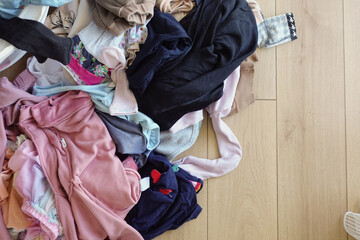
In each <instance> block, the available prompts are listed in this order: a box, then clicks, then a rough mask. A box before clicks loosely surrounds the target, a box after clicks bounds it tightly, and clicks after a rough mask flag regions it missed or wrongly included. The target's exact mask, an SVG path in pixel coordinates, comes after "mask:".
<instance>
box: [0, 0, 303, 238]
mask: <svg viewBox="0 0 360 240" xmlns="http://www.w3.org/2000/svg"><path fill="white" fill-rule="evenodd" d="M12 2H13V4H12V5H11V4H8V1H5V0H0V38H2V39H4V40H6V41H8V42H9V43H11V44H13V45H14V46H16V47H18V48H21V49H23V50H26V51H28V52H30V53H32V54H33V55H34V56H33V57H30V58H29V59H28V60H27V68H26V69H24V71H23V72H22V73H21V74H19V75H18V76H17V78H16V79H15V80H14V81H13V82H10V81H9V80H8V79H7V78H6V77H3V78H0V99H1V100H0V164H1V166H2V172H1V178H0V204H1V213H2V218H0V238H1V239H124V240H127V239H129V240H136V239H153V238H155V237H156V236H158V235H160V234H162V233H164V232H165V231H167V230H170V229H176V228H178V227H179V226H181V225H182V224H183V223H184V222H186V221H189V220H191V219H194V218H196V217H197V216H198V215H199V214H200V212H201V207H200V206H199V205H198V203H197V197H196V194H197V193H198V192H199V191H200V190H201V188H202V186H203V184H204V183H203V180H205V179H208V178H211V177H218V176H222V175H224V174H226V173H228V172H230V171H232V170H234V169H235V168H236V167H237V166H238V164H239V162H240V160H241V157H242V149H241V146H240V144H239V142H238V140H237V138H236V136H235V135H234V133H233V132H232V131H231V129H230V128H229V127H228V126H227V125H226V124H225V122H224V121H223V120H222V118H223V117H226V116H230V115H233V114H236V113H237V112H238V111H239V110H240V109H242V108H244V107H246V106H247V105H249V104H251V103H252V102H253V101H254V97H253V94H252V83H253V76H254V62H256V61H257V60H258V59H257V56H256V54H255V50H256V49H257V48H260V47H273V46H276V45H278V44H282V43H285V42H289V41H292V40H295V39H296V38H297V36H296V28H295V22H294V18H293V15H292V14H291V13H286V14H282V15H279V16H275V17H272V18H264V16H263V15H262V13H261V9H260V7H259V5H258V4H257V2H255V1H254V0H248V1H245V0H227V1H220V0H216V1H215V0H194V1H192V0H137V1H131V0H119V1H110V0H73V1H69V0H63V1H54V0H47V1H44V0H39V1H16V3H15V2H14V1H12ZM29 3H31V4H34V3H35V4H44V5H49V6H56V7H58V8H56V9H54V11H52V13H51V14H49V15H48V17H47V20H46V22H45V24H41V23H38V22H35V21H31V20H24V19H20V18H18V17H16V14H15V12H16V11H13V12H14V14H13V15H12V16H10V15H9V14H10V13H11V12H12V11H10V10H9V9H21V6H24V5H26V4H29ZM4 9H5V10H4ZM4 12H6V13H8V14H7V15H6V16H5V14H2V13H4ZM204 109H205V110H206V111H207V112H208V114H209V116H210V118H211V120H212V126H213V128H214V131H215V134H216V139H217V142H218V148H219V153H220V157H219V158H218V159H214V160H209V159H203V158H199V157H196V156H187V157H185V158H182V159H177V156H178V155H179V154H180V153H182V152H184V151H186V150H187V149H188V148H190V147H191V146H192V145H193V144H194V143H195V141H196V139H197V137H198V135H199V132H200V127H201V122H202V120H203V110H204Z"/></svg>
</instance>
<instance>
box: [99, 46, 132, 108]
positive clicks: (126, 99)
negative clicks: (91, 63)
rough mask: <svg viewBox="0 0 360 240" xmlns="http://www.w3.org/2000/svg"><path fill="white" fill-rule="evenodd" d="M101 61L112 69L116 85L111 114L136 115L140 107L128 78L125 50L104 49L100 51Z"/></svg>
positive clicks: (112, 77) (112, 76)
mask: <svg viewBox="0 0 360 240" xmlns="http://www.w3.org/2000/svg"><path fill="white" fill-rule="evenodd" d="M100 60H101V61H102V62H103V63H105V64H106V65H107V66H109V67H110V68H112V71H111V80H112V81H113V82H114V83H115V84H116V87H115V93H114V98H113V101H112V103H111V105H110V107H109V112H110V114H111V115H131V114H135V113H136V112H137V111H138V106H137V103H136V99H135V96H134V94H133V92H132V91H131V90H130V88H129V81H128V79H127V77H126V73H125V67H126V59H125V55H124V50H122V49H120V48H118V47H104V48H102V49H101V50H100Z"/></svg>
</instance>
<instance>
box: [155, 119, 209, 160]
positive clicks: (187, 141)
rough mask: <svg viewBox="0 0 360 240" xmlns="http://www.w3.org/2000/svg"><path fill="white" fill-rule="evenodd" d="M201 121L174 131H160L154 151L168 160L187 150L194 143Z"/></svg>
mask: <svg viewBox="0 0 360 240" xmlns="http://www.w3.org/2000/svg"><path fill="white" fill-rule="evenodd" d="M201 122H202V121H200V122H198V123H196V124H194V125H192V126H189V127H187V128H184V129H182V130H180V131H178V132H176V133H171V132H170V131H169V130H167V131H162V132H161V133H160V144H159V146H157V147H156V149H155V150H156V151H157V152H158V153H161V154H163V155H165V156H166V158H167V160H169V161H170V162H171V161H172V160H174V159H175V158H176V156H178V155H179V154H180V153H182V152H185V151H186V150H188V149H189V148H190V147H191V146H192V145H194V143H195V141H196V139H197V138H198V137H199V134H200V127H201Z"/></svg>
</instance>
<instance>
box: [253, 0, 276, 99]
mask: <svg viewBox="0 0 360 240" xmlns="http://www.w3.org/2000/svg"><path fill="white" fill-rule="evenodd" d="M257 2H258V3H259V5H260V8H261V11H262V12H263V14H264V16H265V17H272V16H274V15H275V0H258V1H257ZM256 54H257V55H258V58H259V62H258V63H256V64H255V75H254V96H255V99H276V55H275V48H268V49H261V50H259V49H258V50H257V51H256Z"/></svg>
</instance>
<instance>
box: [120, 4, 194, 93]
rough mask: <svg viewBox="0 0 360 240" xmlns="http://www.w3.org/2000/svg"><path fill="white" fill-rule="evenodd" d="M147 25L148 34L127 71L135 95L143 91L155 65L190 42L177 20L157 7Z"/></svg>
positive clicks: (156, 67)
mask: <svg viewBox="0 0 360 240" xmlns="http://www.w3.org/2000/svg"><path fill="white" fill-rule="evenodd" d="M146 26H147V28H148V37H147V39H146V41H145V43H144V45H143V46H142V47H141V51H140V52H139V53H138V54H137V55H136V58H135V60H134V62H133V63H132V64H131V66H129V68H128V69H127V70H126V75H127V77H128V79H129V84H130V88H131V89H132V90H133V91H134V93H135V94H138V96H141V94H143V93H144V91H145V90H146V88H147V86H148V85H149V84H150V82H151V80H152V78H153V76H154V74H155V72H156V71H157V69H158V68H160V67H161V66H162V65H164V64H166V63H168V62H169V61H171V60H173V59H175V58H177V57H178V56H180V55H181V54H183V53H185V52H186V51H187V50H188V49H189V47H190V44H191V40H190V38H189V37H188V35H187V34H186V32H185V30H184V29H183V28H182V26H181V25H180V24H179V23H178V22H177V21H176V19H175V18H174V17H173V16H171V15H170V14H166V13H163V12H160V11H159V10H158V9H157V8H156V7H155V8H154V16H153V18H152V19H151V20H150V22H149V23H148V24H147V25H146ZM153 96H156V95H153Z"/></svg>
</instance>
